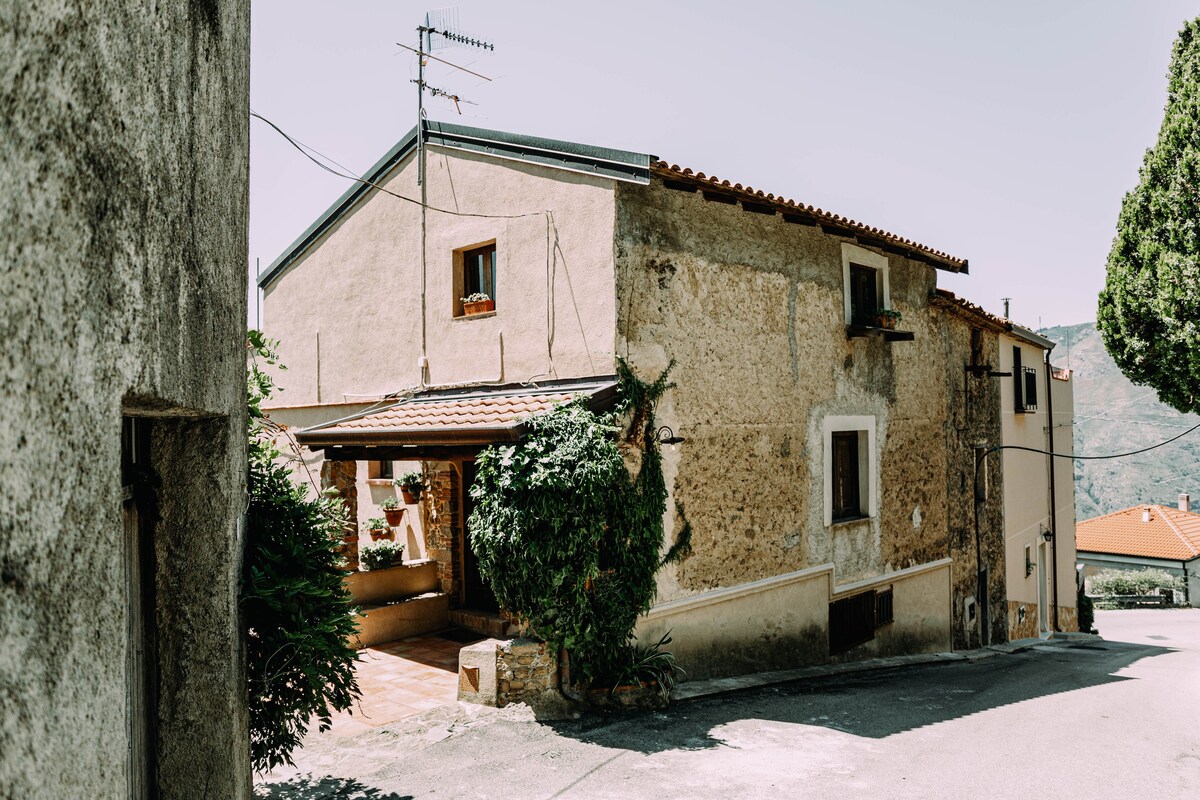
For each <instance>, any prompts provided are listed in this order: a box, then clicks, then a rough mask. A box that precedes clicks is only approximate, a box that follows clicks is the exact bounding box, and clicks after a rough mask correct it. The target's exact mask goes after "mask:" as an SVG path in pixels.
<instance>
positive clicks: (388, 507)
mask: <svg viewBox="0 0 1200 800" xmlns="http://www.w3.org/2000/svg"><path fill="white" fill-rule="evenodd" d="M379 507H380V508H382V509H383V510H384V511H398V510H400V509H402V508H404V506H403V505H401V503H400V501H399V500H397V499H396V498H395V497H385V498H383V502H382V503H380V504H379Z"/></svg>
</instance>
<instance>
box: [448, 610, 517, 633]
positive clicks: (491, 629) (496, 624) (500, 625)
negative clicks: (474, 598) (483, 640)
mask: <svg viewBox="0 0 1200 800" xmlns="http://www.w3.org/2000/svg"><path fill="white" fill-rule="evenodd" d="M450 622H451V624H453V625H457V626H458V627H460V628H466V629H467V630H471V631H475V632H476V633H481V634H483V635H484V636H490V637H492V638H493V639H503V638H504V637H505V636H507V632H508V626H509V622H508V620H506V619H504V618H502V617H501V616H500V615H499V614H497V613H496V612H495V611H476V610H475V609H470V608H456V609H454V610H453V611H451V612H450Z"/></svg>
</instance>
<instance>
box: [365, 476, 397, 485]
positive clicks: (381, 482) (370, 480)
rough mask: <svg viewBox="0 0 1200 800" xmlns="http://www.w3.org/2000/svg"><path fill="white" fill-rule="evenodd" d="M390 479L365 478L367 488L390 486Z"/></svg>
mask: <svg viewBox="0 0 1200 800" xmlns="http://www.w3.org/2000/svg"><path fill="white" fill-rule="evenodd" d="M391 485H392V479H391V478H367V486H391Z"/></svg>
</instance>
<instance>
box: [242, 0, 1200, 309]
mask: <svg viewBox="0 0 1200 800" xmlns="http://www.w3.org/2000/svg"><path fill="white" fill-rule="evenodd" d="M439 6H440V4H439V3H437V2H435V3H433V4H430V5H425V4H415V3H410V2H405V3H399V2H373V1H368V0H355V2H349V3H340V4H332V3H328V2H312V1H310V0H305V1H304V2H295V1H293V0H286V1H285V0H255V2H254V4H253V6H252V15H253V16H252V58H251V107H252V108H253V109H254V110H255V111H257V112H258V113H260V114H262V115H264V116H266V117H268V118H270V119H272V120H273V121H274V122H275V123H276V124H278V125H280V126H281V127H282V128H283V129H284V130H286V131H288V133H289V134H291V135H292V136H294V137H295V138H297V139H299V140H301V141H303V142H304V143H306V144H308V145H311V146H313V147H315V148H316V149H317V150H320V151H321V152H323V153H325V154H326V155H329V156H332V157H333V158H335V159H337V160H338V161H339V162H341V163H342V164H345V165H346V166H347V167H350V168H351V169H353V170H354V171H356V172H359V173H362V172H364V171H365V170H366V169H367V168H368V167H369V166H370V165H371V164H372V163H374V162H375V160H376V159H378V158H379V156H381V155H382V154H383V153H384V152H385V151H386V150H387V149H388V148H389V147H391V146H392V145H393V144H394V143H395V142H396V140H397V139H399V138H400V136H401V135H403V134H404V132H406V131H407V130H408V129H409V128H411V127H412V126H413V124H414V123H415V88H414V87H413V85H412V84H411V83H410V78H411V77H413V75H414V70H415V56H413V55H412V54H410V53H408V52H405V51H403V50H401V48H399V47H397V46H396V45H395V44H394V43H395V42H397V41H399V42H404V43H405V44H410V45H412V44H415V39H416V33H415V27H416V25H417V24H418V23H419V22H420V21H421V19H423V14H424V12H425V11H426V10H428V9H431V8H438V7H439ZM458 9H459V14H460V20H461V23H462V27H463V28H464V29H466V30H467V31H468V32H471V33H473V34H475V35H476V36H478V37H479V38H487V39H490V40H491V41H494V42H495V43H496V51H495V53H494V54H485V53H481V52H480V51H477V50H467V49H454V50H447V51H444V52H442V53H439V55H441V56H443V57H445V58H447V59H449V60H452V61H455V62H457V63H459V64H462V65H464V66H470V67H471V68H472V69H474V70H476V71H478V72H482V73H484V74H487V75H489V76H493V77H495V78H496V80H495V81H493V82H492V83H490V84H485V83H484V82H482V81H479V80H477V79H474V78H471V77H469V76H464V75H461V74H457V73H452V72H450V71H449V70H446V69H443V68H436V67H435V68H434V69H432V70H431V72H430V75H429V78H428V80H429V82H430V83H432V84H434V85H438V86H444V87H445V88H447V89H449V90H451V91H454V92H457V93H458V94H459V95H460V96H462V97H464V98H467V99H470V100H473V101H475V102H477V103H478V105H475V106H463V111H464V115H463V116H458V115H457V114H456V113H455V111H454V108H453V106H451V105H449V104H447V103H444V102H441V101H435V102H434V103H433V104H432V106H431V108H430V116H431V118H432V119H441V120H447V121H454V122H460V123H462V124H466V125H476V126H480V127H487V128H495V129H498V130H504V131H513V132H518V133H528V134H533V135H538V136H547V137H552V138H559V139H567V140H570V141H576V142H585V143H588V144H596V145H602V146H607V147H615V148H620V149H625V150H635V151H640V152H646V153H651V154H654V155H657V156H659V157H660V158H663V159H665V160H667V161H669V162H672V163H677V164H680V165H683V166H689V167H692V168H693V169H696V170H698V171H703V172H705V173H708V174H716V175H719V176H720V177H722V178H728V179H730V180H731V181H734V182H738V183H742V184H749V185H753V186H754V187H755V188H758V189H762V190H764V191H768V192H773V193H775V194H777V195H783V196H784V197H790V198H793V199H795V200H797V201H803V202H805V203H811V204H813V205H817V206H820V207H822V208H824V209H826V210H827V211H832V212H834V213H838V214H843V215H846V216H849V217H852V218H854V219H857V220H859V221H860V222H864V223H866V224H869V225H874V226H877V227H881V228H885V229H887V230H890V231H892V232H894V233H898V234H900V235H903V236H907V237H909V238H912V239H916V240H917V241H919V242H922V243H924V244H927V245H930V246H932V247H935V248H938V249H941V250H945V251H947V252H950V253H952V254H954V255H956V256H960V257H964V258H968V259H970V262H971V274H970V275H969V276H963V277H959V276H951V275H945V274H939V282H940V285H942V286H945V287H946V288H948V289H950V290H952V291H954V292H957V293H958V294H960V295H962V296H965V297H967V298H969V299H971V300H973V301H975V302H977V303H979V304H981V305H983V306H984V307H986V308H988V309H990V310H993V311H1000V310H1001V309H1002V306H1001V302H1000V298H1001V297H1012V298H1013V301H1012V302H1013V305H1012V315H1013V317H1014V318H1015V319H1016V320H1018V321H1021V322H1024V323H1025V324H1027V325H1031V326H1038V325H1055V324H1070V323H1075V322H1083V321H1086V320H1091V319H1094V318H1095V308H1096V294H1097V292H1098V291H1099V290H1100V288H1101V287H1102V286H1103V281H1104V262H1105V259H1106V257H1107V254H1108V249H1109V245H1110V243H1111V241H1112V236H1113V231H1114V226H1115V223H1116V218H1117V212H1118V209H1119V207H1120V201H1121V197H1122V195H1123V194H1124V193H1125V192H1126V191H1128V190H1129V189H1130V188H1132V187H1133V185H1134V183H1135V182H1136V180H1137V169H1138V166H1139V165H1140V164H1141V160H1142V155H1143V152H1144V150H1145V149H1146V148H1147V147H1149V146H1150V145H1152V144H1153V143H1154V139H1155V135H1156V133H1157V131H1158V126H1159V123H1160V122H1161V118H1162V107H1163V103H1164V101H1165V95H1166V78H1165V75H1166V69H1167V64H1168V61H1169V58H1170V48H1171V43H1172V41H1173V40H1174V37H1175V34H1176V33H1177V32H1178V30H1179V28H1180V26H1181V25H1182V23H1183V21H1184V20H1185V19H1187V18H1189V17H1191V16H1195V15H1197V14H1200V3H1197V2H1177V1H1176V0H1154V1H1153V2H1133V0H1129V1H1128V2H1116V1H1115V0H1056V1H1055V0H1040V2H1033V1H1032V0H1007V1H1006V2H1003V3H1001V2H992V3H987V4H984V3H967V2H962V0H953V1H951V0H937V1H934V0H929V1H927V2H926V1H921V2H918V1H917V0H910V1H908V2H903V1H901V0H877V1H873V2H867V1H866V0H862V2H847V1H845V0H842V1H840V2H838V1H835V0H793V2H786V3H785V2H778V3H777V2H763V3H731V2H655V0H643V2H626V1H625V0H610V1H609V2H606V3H603V4H597V3H569V2H561V0H560V2H504V3H498V2H494V1H493V2H478V1H475V0H464V2H461V3H459V4H458ZM250 142H251V147H250V258H251V265H252V268H253V261H254V259H255V258H256V257H257V258H260V259H261V261H262V264H263V267H264V268H265V266H266V265H267V264H269V263H270V262H271V261H273V260H274V259H275V257H276V256H278V255H279V254H280V252H282V251H283V250H284V248H286V247H287V245H288V244H290V243H291V242H292V240H293V239H294V238H295V237H296V236H297V235H299V234H300V232H301V231H303V230H304V229H305V228H306V227H307V226H308V225H309V224H310V223H311V222H312V221H313V220H314V219H316V217H317V216H318V215H319V214H320V213H321V212H322V211H324V210H325V209H326V208H327V207H328V206H329V204H330V203H331V202H332V201H333V200H334V199H335V198H336V197H337V196H338V195H340V194H341V193H342V192H343V191H344V190H345V189H346V188H347V183H346V182H345V181H343V180H341V179H338V178H335V177H333V176H330V175H327V174H326V173H323V172H321V171H320V170H319V169H318V168H317V167H315V166H313V165H312V164H311V163H310V162H308V161H306V160H305V159H304V157H303V156H301V155H300V154H299V153H297V152H296V151H295V150H293V149H292V148H291V147H290V146H289V145H288V144H287V143H286V142H284V141H283V140H282V139H281V138H280V137H279V136H278V135H277V134H276V133H275V132H274V131H271V130H270V129H269V128H267V127H266V126H265V125H263V124H262V123H260V122H258V121H252V123H251V139H250ZM251 314H253V309H252V311H251Z"/></svg>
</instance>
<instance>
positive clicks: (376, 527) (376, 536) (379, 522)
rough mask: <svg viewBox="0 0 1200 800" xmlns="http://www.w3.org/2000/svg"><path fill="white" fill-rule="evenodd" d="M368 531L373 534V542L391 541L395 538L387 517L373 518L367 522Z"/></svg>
mask: <svg viewBox="0 0 1200 800" xmlns="http://www.w3.org/2000/svg"><path fill="white" fill-rule="evenodd" d="M367 531H368V532H370V534H371V541H373V542H377V541H379V540H380V539H391V538H393V537H394V536H395V534H394V533H392V529H391V528H389V527H388V524H387V519H386V518H385V517H371V518H370V519H369V520H367Z"/></svg>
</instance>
